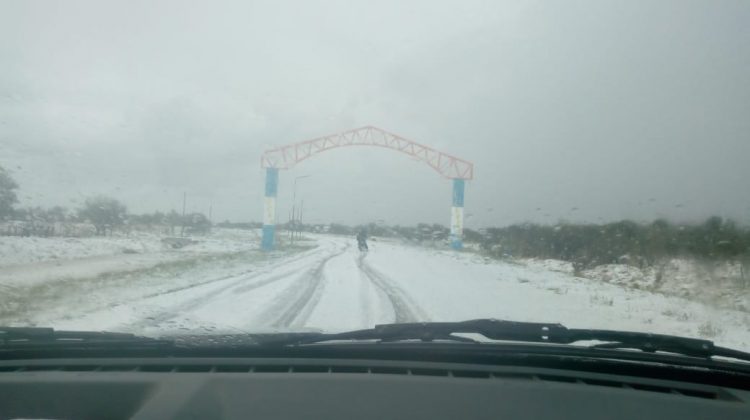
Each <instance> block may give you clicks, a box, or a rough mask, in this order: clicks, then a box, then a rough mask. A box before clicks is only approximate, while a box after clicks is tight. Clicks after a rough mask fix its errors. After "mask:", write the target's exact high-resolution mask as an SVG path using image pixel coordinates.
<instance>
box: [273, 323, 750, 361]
mask: <svg viewBox="0 0 750 420" xmlns="http://www.w3.org/2000/svg"><path fill="white" fill-rule="evenodd" d="M463 333H465V334H479V335H482V336H484V337H486V338H488V339H491V340H498V341H521V342H533V343H552V344H573V343H576V342H580V341H602V342H605V343H603V344H595V345H592V346H590V348H592V349H596V348H610V349H637V350H641V351H645V352H657V351H661V352H670V353H676V354H681V355H685V356H691V357H700V358H711V357H713V356H721V357H731V358H735V359H739V360H746V361H750V353H746V352H742V351H739V350H733V349H727V348H723V347H717V346H715V345H714V343H713V342H712V341H709V340H702V339H697V338H688V337H680V336H673V335H664V334H650V333H641V332H630V331H615V330H598V329H573V328H567V327H565V326H563V325H561V324H557V323H540V322H517V321H505V320H497V319H475V320H469V321H461V322H425V323H402V324H383V325H376V326H375V327H374V328H371V329H365V330H357V331H350V332H344V333H338V334H314V335H308V336H300V337H287V338H286V339H283V340H273V339H271V340H268V341H266V342H263V343H261V344H278V345H295V344H312V343H321V342H326V341H346V340H377V341H383V342H387V341H404V340H421V341H435V340H453V341H476V340H473V339H470V338H466V337H460V336H456V335H454V334H463Z"/></svg>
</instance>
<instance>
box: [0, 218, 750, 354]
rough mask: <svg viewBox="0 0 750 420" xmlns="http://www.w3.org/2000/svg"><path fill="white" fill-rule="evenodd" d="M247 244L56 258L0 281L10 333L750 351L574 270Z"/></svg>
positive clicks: (682, 308)
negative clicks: (607, 342)
mask: <svg viewBox="0 0 750 420" xmlns="http://www.w3.org/2000/svg"><path fill="white" fill-rule="evenodd" d="M232 235H239V236H232ZM243 235H247V233H243V234H236V233H232V232H231V231H227V232H224V233H223V234H215V235H214V236H212V237H210V238H208V239H206V240H205V241H204V243H203V245H199V244H196V245H195V246H196V248H194V249H193V250H192V251H187V249H188V248H190V247H187V248H185V250H180V251H172V250H164V249H161V248H159V249H156V248H154V251H153V252H145V251H146V250H148V249H150V248H148V247H149V246H152V245H153V244H154V243H152V242H148V243H145V244H143V245H142V246H143V248H141V251H139V252H143V253H139V254H122V251H120V253H119V254H111V253H105V254H104V256H102V255H97V256H94V257H92V256H91V255H89V257H87V258H102V257H105V258H123V257H127V258H131V259H133V260H131V261H137V263H136V264H135V265H134V266H131V267H130V268H127V267H123V266H121V265H117V264H115V265H113V267H114V268H115V269H114V270H107V269H104V270H102V269H99V268H97V267H96V266H94V269H93V271H91V272H88V273H86V268H85V267H86V266H87V264H88V260H83V261H87V262H84V263H82V262H81V260H61V259H58V260H53V262H50V261H49V259H47V260H48V261H47V262H44V263H42V264H41V265H40V264H38V263H35V264H32V265H24V266H25V267H31V268H28V271H23V270H20V269H19V267H23V266H19V265H17V264H16V265H14V266H13V267H14V269H15V270H16V274H15V275H14V276H11V277H12V278H11V277H9V276H5V275H4V274H3V275H2V276H0V293H3V294H2V295H0V296H2V297H0V324H13V325H40V326H41V325H45V326H53V327H55V328H60V329H89V330H114V331H128V332H135V333H138V334H146V335H162V334H172V333H184V332H186V331H190V332H211V331H216V332H218V331H234V332H238V331H244V332H259V331H288V330H295V331H299V330H326V331H342V330H349V329H355V328H366V327H370V326H373V325H375V324H378V323H387V322H407V321H452V320H465V319H471V318H484V317H493V318H502V319H510V320H520V321H541V322H560V323H563V324H565V325H566V326H569V327H581V328H586V327H590V328H608V329H626V330H636V331H647V332H655V333H668V334H678V335H688V336H697V337H705V338H710V339H712V340H714V341H716V342H717V343H719V344H721V345H726V346H730V347H735V348H741V349H745V350H750V331H748V328H747V325H750V314H749V313H747V312H743V311H738V310H729V309H719V308H717V307H716V306H715V305H713V306H710V305H707V304H701V303H697V302H695V301H692V300H687V299H685V298H681V297H677V296H669V295H666V294H663V293H653V292H650V291H647V290H644V289H636V288H633V287H627V285H622V284H615V283H606V282H602V281H593V280H591V279H585V278H579V277H575V276H573V275H572V274H570V273H569V272H567V271H566V269H565V266H564V264H555V263H551V262H547V263H544V264H516V263H509V262H502V261H495V260H489V259H486V258H484V257H481V256H480V255H478V254H476V253H473V252H460V253H456V252H452V251H443V250H435V249H426V248H420V247H416V246H411V245H404V244H401V243H398V242H395V241H377V242H372V243H371V251H370V252H369V253H368V254H366V255H363V254H360V253H359V252H358V251H357V249H356V246H355V244H354V241H353V240H352V239H351V238H344V237H335V236H326V235H317V236H313V237H312V240H311V241H309V242H307V243H306V244H307V245H308V246H307V247H299V248H295V249H285V250H281V251H276V252H273V253H263V252H261V251H258V250H257V249H256V248H255V245H254V244H257V240H252V241H251V240H248V238H247V237H246V236H243ZM82 241H85V240H82ZM156 242H158V241H156ZM242 244H244V245H242ZM3 246H4V247H7V245H3ZM201 247H202V248H201ZM115 248H116V247H115ZM3 249H6V248H3ZM40 249H45V248H43V247H41V248H40ZM104 249H105V247H102V250H104ZM113 249H114V248H113ZM56 255H57V254H56ZM139 258H144V259H147V258H154V260H153V261H151V262H149V263H146V262H143V261H141V260H139ZM42 260H44V258H42ZM30 261H36V260H30ZM76 261H77V262H76ZM55 263H61V264H62V265H61V266H62V267H70V266H75V265H76V264H78V265H79V267H80V270H81V271H80V272H75V273H72V274H71V273H67V274H66V275H65V276H63V277H58V278H56V279H50V278H46V279H45V278H41V279H40V278H39V277H34V276H33V275H32V274H30V273H33V272H34V269H33V267H45V264H53V265H51V266H50V267H46V268H44V269H43V271H44V270H47V272H50V270H51V271H52V272H54V267H55V266H54V264H55ZM6 268H7V267H2V266H0V271H2V272H3V273H5V271H6ZM109 268H112V267H109ZM26 276H28V277H26ZM29 279H30V281H28V280H29Z"/></svg>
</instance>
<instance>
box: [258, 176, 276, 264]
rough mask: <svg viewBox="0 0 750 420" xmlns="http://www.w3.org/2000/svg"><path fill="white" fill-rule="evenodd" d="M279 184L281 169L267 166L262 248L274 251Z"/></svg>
mask: <svg viewBox="0 0 750 420" xmlns="http://www.w3.org/2000/svg"><path fill="white" fill-rule="evenodd" d="M278 185H279V170H278V169H277V168H266V194H265V196H264V197H263V239H262V240H261V248H262V249H263V250H264V251H272V250H273V248H274V240H275V238H276V195H277V194H276V193H277V190H278Z"/></svg>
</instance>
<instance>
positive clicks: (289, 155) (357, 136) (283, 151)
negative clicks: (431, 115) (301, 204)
mask: <svg viewBox="0 0 750 420" xmlns="http://www.w3.org/2000/svg"><path fill="white" fill-rule="evenodd" d="M347 146H375V147H385V148H387V149H393V150H396V151H398V152H401V153H404V154H407V155H409V156H412V157H414V158H416V159H418V160H421V161H423V162H425V163H426V164H427V165H429V166H430V167H431V168H432V169H434V170H435V171H437V172H438V173H439V174H440V175H442V176H444V177H446V178H452V179H472V178H473V177H474V164H473V163H471V162H469V161H466V160H464V159H461V158H457V157H455V156H451V155H449V154H447V153H443V152H439V151H437V150H435V149H433V148H431V147H428V146H425V145H422V144H419V143H416V142H413V141H411V140H407V139H405V138H403V137H400V136H397V135H396V134H393V133H389V132H387V131H385V130H382V129H380V128H377V127H372V126H366V127H361V128H356V129H354V130H349V131H344V132H343V133H338V134H332V135H329V136H325V137H318V138H316V139H312V140H308V141H303V142H300V143H294V144H289V145H286V146H281V147H277V148H275V149H271V150H267V151H265V152H264V153H263V156H262V157H261V166H262V167H263V168H276V169H289V168H291V167H293V166H294V165H296V164H297V163H299V162H302V161H303V160H305V159H307V158H309V157H311V156H313V155H316V154H318V153H321V152H325V151H326V150H331V149H335V148H338V147H347Z"/></svg>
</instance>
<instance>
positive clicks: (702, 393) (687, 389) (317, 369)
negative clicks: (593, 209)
mask: <svg viewBox="0 0 750 420" xmlns="http://www.w3.org/2000/svg"><path fill="white" fill-rule="evenodd" d="M40 371H57V372H115V373H116V372H145V373H176V374H178V373H209V374H210V373H237V374H258V373H290V374H305V373H351V374H372V375H405V376H432V377H452V378H475V379H485V378H486V379H488V380H491V379H493V378H494V379H506V380H507V379H511V380H526V381H544V382H557V383H565V384H578V385H584V386H604V387H610V388H620V389H628V390H633V391H640V392H656V393H661V394H671V395H679V396H685V397H692V398H701V399H707V400H721V401H739V399H738V398H737V397H736V396H734V395H732V394H730V393H729V392H726V391H723V390H721V389H720V388H717V387H710V386H702V385H698V384H696V385H691V384H686V385H685V386H680V387H671V386H665V385H663V384H659V382H658V381H651V380H647V379H644V380H633V381H616V380H609V379H600V378H592V377H587V376H586V375H570V376H568V375H548V374H536V375H535V374H525V373H514V372H497V371H495V372H492V371H488V370H482V369H476V370H471V369H440V368H426V367H414V368H411V367H408V366H405V365H397V366H394V365H388V364H383V365H377V366H367V365H354V364H353V365H347V364H341V365H329V364H262V363H256V364H226V365H212V364H200V363H198V364H179V363H176V364H132V365H129V364H112V365H90V364H80V365H75V364H71V365H64V366H61V365H45V364H30V365H26V366H0V373H14V372H40Z"/></svg>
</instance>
